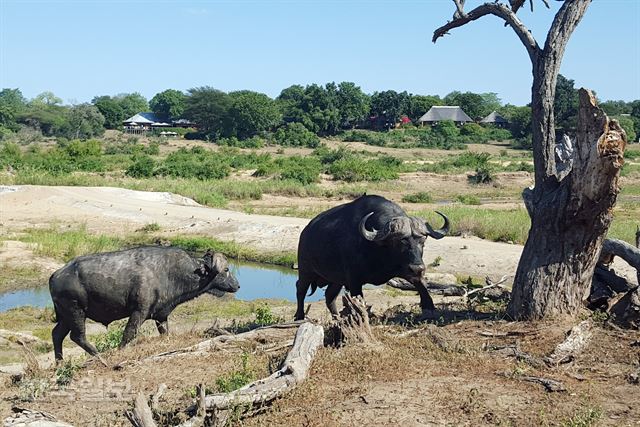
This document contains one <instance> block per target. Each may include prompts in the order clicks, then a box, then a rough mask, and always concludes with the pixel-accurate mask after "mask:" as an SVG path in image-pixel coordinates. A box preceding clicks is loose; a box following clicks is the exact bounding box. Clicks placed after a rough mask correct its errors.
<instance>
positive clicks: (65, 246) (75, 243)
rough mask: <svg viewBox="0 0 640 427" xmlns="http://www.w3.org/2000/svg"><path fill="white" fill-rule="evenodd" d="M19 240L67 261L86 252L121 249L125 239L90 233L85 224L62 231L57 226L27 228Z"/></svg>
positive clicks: (45, 253)
mask: <svg viewBox="0 0 640 427" xmlns="http://www.w3.org/2000/svg"><path fill="white" fill-rule="evenodd" d="M24 232H25V234H24V235H22V236H20V237H18V240H20V241H22V242H25V243H32V244H34V245H35V250H34V253H35V254H36V255H40V256H46V257H50V258H55V259H60V260H63V261H65V262H67V261H70V260H71V259H73V258H75V257H77V256H79V255H84V254H90V253H97V252H107V251H113V250H116V249H120V248H122V247H123V246H124V241H123V240H122V239H120V238H118V237H113V236H106V235H104V234H100V235H97V236H96V235H93V234H89V233H88V232H87V230H86V228H85V227H84V226H82V227H80V228H78V229H77V230H64V231H60V230H57V229H55V228H49V229H36V228H32V229H27V230H24Z"/></svg>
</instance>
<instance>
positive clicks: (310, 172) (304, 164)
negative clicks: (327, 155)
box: [276, 156, 322, 185]
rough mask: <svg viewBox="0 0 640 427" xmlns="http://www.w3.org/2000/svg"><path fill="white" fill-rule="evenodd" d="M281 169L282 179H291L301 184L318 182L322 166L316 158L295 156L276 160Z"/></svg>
mask: <svg viewBox="0 0 640 427" xmlns="http://www.w3.org/2000/svg"><path fill="white" fill-rule="evenodd" d="M276 164H277V165H278V166H279V168H280V175H279V176H280V179H290V180H294V181H297V182H299V183H301V184H305V185H306V184H311V183H313V182H318V181H319V180H320V179H319V175H320V172H321V171H322V165H321V164H320V162H319V161H318V159H316V158H314V157H300V156H293V157H289V158H287V159H285V158H282V159H278V160H276Z"/></svg>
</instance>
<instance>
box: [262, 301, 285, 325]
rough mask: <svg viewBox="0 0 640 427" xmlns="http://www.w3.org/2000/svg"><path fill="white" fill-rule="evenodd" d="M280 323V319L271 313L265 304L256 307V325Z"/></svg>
mask: <svg viewBox="0 0 640 427" xmlns="http://www.w3.org/2000/svg"><path fill="white" fill-rule="evenodd" d="M281 321H282V318H280V317H278V316H276V315H274V314H273V313H272V312H271V307H269V306H268V305H267V304H263V305H260V306H258V307H256V324H257V325H260V326H268V325H273V324H275V323H279V322H281Z"/></svg>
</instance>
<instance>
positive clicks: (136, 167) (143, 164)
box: [125, 155, 156, 178]
mask: <svg viewBox="0 0 640 427" xmlns="http://www.w3.org/2000/svg"><path fill="white" fill-rule="evenodd" d="M155 168H156V162H155V161H154V160H153V159H152V158H151V157H149V156H147V155H141V156H135V157H134V158H133V163H132V164H131V165H130V166H129V167H128V168H127V170H126V171H125V174H126V175H128V176H130V177H132V178H150V177H152V176H153V172H154V170H155Z"/></svg>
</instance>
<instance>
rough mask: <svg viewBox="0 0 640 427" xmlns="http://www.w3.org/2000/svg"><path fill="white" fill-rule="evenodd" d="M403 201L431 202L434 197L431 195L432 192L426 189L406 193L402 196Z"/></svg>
mask: <svg viewBox="0 0 640 427" xmlns="http://www.w3.org/2000/svg"><path fill="white" fill-rule="evenodd" d="M402 201H403V202H405V203H431V202H432V201H433V198H432V197H431V194H429V193H427V192H425V191H420V192H418V193H413V194H405V195H404V196H402Z"/></svg>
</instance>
